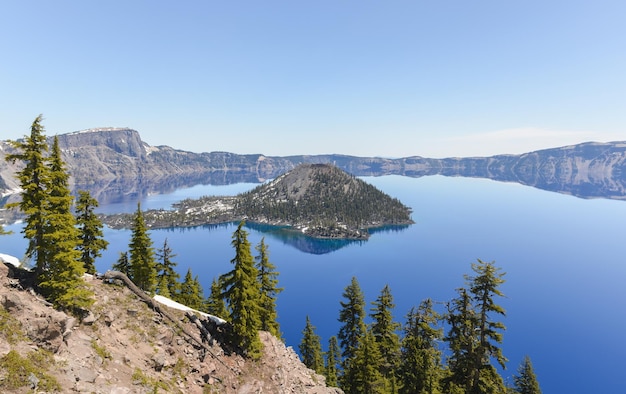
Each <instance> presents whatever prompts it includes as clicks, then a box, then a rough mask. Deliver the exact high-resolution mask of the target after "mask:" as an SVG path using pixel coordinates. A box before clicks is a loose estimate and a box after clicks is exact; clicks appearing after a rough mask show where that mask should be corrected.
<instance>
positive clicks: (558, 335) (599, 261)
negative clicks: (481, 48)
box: [0, 176, 626, 393]
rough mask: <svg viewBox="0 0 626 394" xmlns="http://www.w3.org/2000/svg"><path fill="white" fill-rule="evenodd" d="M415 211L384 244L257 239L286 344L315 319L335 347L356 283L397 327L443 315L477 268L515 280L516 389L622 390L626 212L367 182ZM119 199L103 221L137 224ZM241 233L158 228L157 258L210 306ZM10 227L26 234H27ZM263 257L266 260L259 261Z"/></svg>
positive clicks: (498, 190) (512, 364) (428, 180)
mask: <svg viewBox="0 0 626 394" xmlns="http://www.w3.org/2000/svg"><path fill="white" fill-rule="evenodd" d="M362 179H363V180H365V181H366V182H369V183H372V184H374V185H375V186H376V187H378V188H379V189H380V190H382V191H384V192H385V193H387V194H389V195H391V196H393V197H397V198H398V199H400V201H402V202H404V203H405V204H407V205H409V206H410V207H412V209H413V215H412V216H413V220H414V221H415V224H413V225H411V226H409V227H407V228H404V229H399V230H392V229H389V230H387V231H379V232H376V233H374V234H373V235H372V236H371V238H370V239H369V240H367V241H363V242H336V241H328V242H309V241H310V240H307V239H303V238H302V237H294V236H293V234H292V233H285V232H284V231H278V230H276V229H271V228H263V227H249V228H248V231H249V240H250V242H251V244H252V245H253V246H255V245H257V244H258V243H259V241H260V239H261V238H262V237H265V241H266V244H267V245H268V246H269V252H270V260H271V261H272V262H273V263H274V264H275V265H276V266H277V270H278V271H279V272H280V277H279V281H280V285H281V286H282V287H284V288H285V290H284V291H283V292H282V293H281V294H280V295H279V297H278V313H279V322H280V325H281V330H282V332H283V334H284V335H283V336H284V339H285V342H286V344H287V345H289V346H292V347H294V349H296V350H297V346H298V344H299V343H300V339H301V336H302V330H303V328H304V325H305V317H306V316H307V315H309V316H310V319H311V322H312V324H313V325H314V326H315V327H316V332H317V334H318V335H320V336H321V337H322V346H323V347H324V348H326V346H327V341H328V338H329V337H330V336H331V335H336V334H337V332H338V330H339V323H338V322H337V318H338V315H339V309H340V305H339V302H340V301H342V296H341V295H342V292H343V289H344V288H345V287H346V286H347V285H348V284H349V283H350V280H351V278H352V277H353V276H355V277H357V279H358V281H359V283H360V285H361V288H362V290H363V292H364V294H365V298H366V302H367V303H368V311H369V308H370V304H369V303H370V302H372V301H374V300H375V299H376V298H377V297H378V295H379V293H380V291H381V290H382V288H383V287H384V286H385V285H386V284H388V285H389V286H390V288H391V291H392V293H393V295H394V298H395V303H396V309H395V316H396V320H397V321H399V322H401V323H404V316H405V315H406V313H407V312H408V311H409V309H410V308H411V307H412V306H417V305H418V304H419V303H420V301H422V300H423V299H425V298H428V297H429V298H432V299H433V300H435V301H436V302H439V304H437V306H438V308H439V310H440V311H443V304H442V303H443V302H445V301H448V300H450V299H451V298H453V297H455V295H456V293H455V289H456V288H458V287H461V286H464V284H465V282H464V279H463V275H464V274H472V273H473V272H472V271H471V267H470V265H471V263H473V262H476V259H481V260H486V261H495V262H496V265H497V266H499V267H501V268H502V270H503V271H504V272H506V276H505V279H506V283H504V285H503V286H502V288H501V290H502V291H503V292H504V294H505V296H506V297H505V298H502V299H500V300H497V302H499V303H500V304H501V305H502V306H503V307H504V308H505V309H506V311H507V316H506V318H504V319H502V321H503V323H504V324H505V325H506V327H507V330H506V331H505V333H504V342H503V344H502V349H503V353H504V355H505V356H506V357H507V358H508V359H509V362H508V366H507V370H506V371H504V372H503V375H504V376H505V378H507V379H508V380H509V381H510V376H511V375H512V374H513V373H515V372H516V370H517V367H518V365H519V364H520V363H521V362H522V360H523V358H524V356H525V355H529V356H530V357H531V359H532V362H533V365H534V368H535V372H536V374H537V377H538V380H539V382H540V384H541V387H542V389H543V391H544V393H563V392H569V393H591V392H594V393H613V392H626V380H624V379H623V378H622V376H621V373H622V369H623V357H624V356H623V355H624V354H625V353H626V341H624V340H622V339H620V338H621V337H620V335H621V333H624V332H626V314H625V313H624V312H625V311H626V286H625V285H624V282H625V280H626V264H624V256H626V242H624V240H623V236H624V234H625V231H624V228H625V227H626V202H625V201H617V200H607V199H589V200H587V199H581V198H577V197H572V196H569V195H565V194H559V193H554V192H548V191H544V190H539V189H534V188H531V187H527V186H522V185H519V184H515V183H501V182H496V181H491V180H486V179H475V178H460V177H442V176H431V177H422V178H409V177H402V176H383V177H362ZM254 186H256V185H255V184H235V185H228V186H210V185H207V186H196V187H192V188H187V189H181V190H177V191H175V192H173V193H170V194H166V195H160V194H157V195H151V196H147V197H145V198H142V201H141V203H142V208H159V207H163V208H168V207H169V205H170V204H171V203H173V202H176V201H178V200H180V199H183V198H186V197H199V196H201V195H204V194H215V195H231V194H237V193H239V192H242V191H246V190H249V189H251V188H252V187H254ZM136 204H137V201H128V200H124V201H119V202H113V203H111V204H108V205H107V206H103V207H101V211H103V212H133V211H134V210H136V207H137V205H136ZM235 228H236V225H235V224H228V225H223V226H207V227H199V228H192V229H182V230H179V229H176V230H172V229H170V230H153V231H151V233H150V234H151V237H152V240H153V241H154V247H155V248H159V247H161V246H162V245H163V242H164V240H165V239H166V238H167V240H168V244H169V246H170V247H171V248H172V249H173V252H174V253H176V254H177V256H176V257H175V258H174V260H175V261H176V262H177V263H178V269H179V272H180V273H181V275H184V273H185V272H186V271H187V269H188V268H191V269H192V271H193V273H194V274H197V275H198V276H199V279H200V281H201V284H202V286H203V288H204V290H205V295H208V292H209V290H210V283H211V280H212V279H213V278H214V277H217V276H219V275H220V274H222V273H224V272H227V271H229V270H230V269H231V268H232V267H231V264H230V260H231V259H232V258H233V256H234V251H233V249H232V247H231V245H230V241H231V235H232V233H233V231H234V230H235ZM9 229H13V230H14V231H16V232H18V233H19V227H17V226H10V227H9ZM105 236H106V238H107V240H108V241H109V242H110V246H109V249H108V250H107V251H106V252H105V254H104V256H103V257H102V258H101V259H100V260H99V261H98V262H97V268H98V270H99V271H105V270H107V269H109V268H110V267H111V265H112V264H113V263H114V262H115V261H116V260H117V258H118V256H119V253H120V252H122V251H126V250H127V248H128V242H129V236H130V232H129V231H125V230H120V231H117V230H109V229H107V230H106V235H105ZM25 248H26V242H25V241H24V240H23V239H22V238H21V234H15V235H12V236H6V237H0V252H2V253H8V254H13V255H16V256H18V257H20V256H22V254H23V252H24V250H25ZM253 252H254V254H256V251H253Z"/></svg>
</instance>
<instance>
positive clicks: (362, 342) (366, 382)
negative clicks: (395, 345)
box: [342, 330, 389, 394]
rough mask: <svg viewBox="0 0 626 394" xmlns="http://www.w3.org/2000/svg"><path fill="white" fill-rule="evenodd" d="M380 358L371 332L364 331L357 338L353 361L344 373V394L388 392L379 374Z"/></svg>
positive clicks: (381, 361)
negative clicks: (357, 342) (346, 377)
mask: <svg viewBox="0 0 626 394" xmlns="http://www.w3.org/2000/svg"><path fill="white" fill-rule="evenodd" d="M382 363H383V359H382V356H381V354H380V351H379V346H378V344H377V343H376V338H375V337H374V333H373V332H372V330H366V332H365V334H364V335H362V336H361V337H360V338H359V344H358V346H357V348H356V350H355V353H354V359H353V361H352V362H351V363H350V365H349V370H347V371H346V376H348V377H349V378H348V379H346V382H345V385H342V388H343V390H344V391H345V392H346V393H359V394H361V393H363V394H378V393H380V394H382V393H388V392H389V391H388V390H387V388H386V387H385V382H384V378H383V375H382V374H381V373H380V369H381V364H382Z"/></svg>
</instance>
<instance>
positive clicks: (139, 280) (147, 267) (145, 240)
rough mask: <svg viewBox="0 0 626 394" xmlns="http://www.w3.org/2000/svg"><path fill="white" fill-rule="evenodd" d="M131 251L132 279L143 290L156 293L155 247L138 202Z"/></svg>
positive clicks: (130, 245) (131, 238)
mask: <svg viewBox="0 0 626 394" xmlns="http://www.w3.org/2000/svg"><path fill="white" fill-rule="evenodd" d="M131 232H132V233H131V237H130V244H129V245H128V246H129V252H130V279H131V280H132V281H133V282H134V283H135V285H137V287H139V288H140V289H142V290H143V291H145V292H147V293H150V294H152V293H154V290H155V288H156V284H157V283H156V274H157V272H156V261H155V259H154V248H153V247H152V240H151V239H150V234H149V233H148V228H147V227H146V223H145V222H144V219H143V213H142V212H141V205H140V204H139V203H137V211H136V212H135V216H134V218H133V226H132V229H131Z"/></svg>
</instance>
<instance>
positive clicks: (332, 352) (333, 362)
mask: <svg viewBox="0 0 626 394" xmlns="http://www.w3.org/2000/svg"><path fill="white" fill-rule="evenodd" d="M340 362H341V349H340V348H339V342H338V341H337V337H336V336H334V335H333V336H332V337H330V339H329V340H328V351H327V352H326V372H325V373H324V375H326V384H327V385H328V386H331V387H336V386H337V385H338V384H339V381H338V374H339V373H338V369H339V365H340Z"/></svg>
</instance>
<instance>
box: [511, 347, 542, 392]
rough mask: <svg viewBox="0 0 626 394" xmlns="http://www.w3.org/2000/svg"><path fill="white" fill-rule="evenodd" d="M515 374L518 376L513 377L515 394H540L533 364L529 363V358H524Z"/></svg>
mask: <svg viewBox="0 0 626 394" xmlns="http://www.w3.org/2000/svg"><path fill="white" fill-rule="evenodd" d="M517 373H518V375H516V376H513V381H514V382H515V392H516V393H519V394H541V388H539V382H538V381H537V377H536V376H535V371H534V370H533V364H532V363H531V362H530V357H528V356H526V357H524V362H523V363H522V364H521V365H520V366H519V369H518V370H517Z"/></svg>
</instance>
